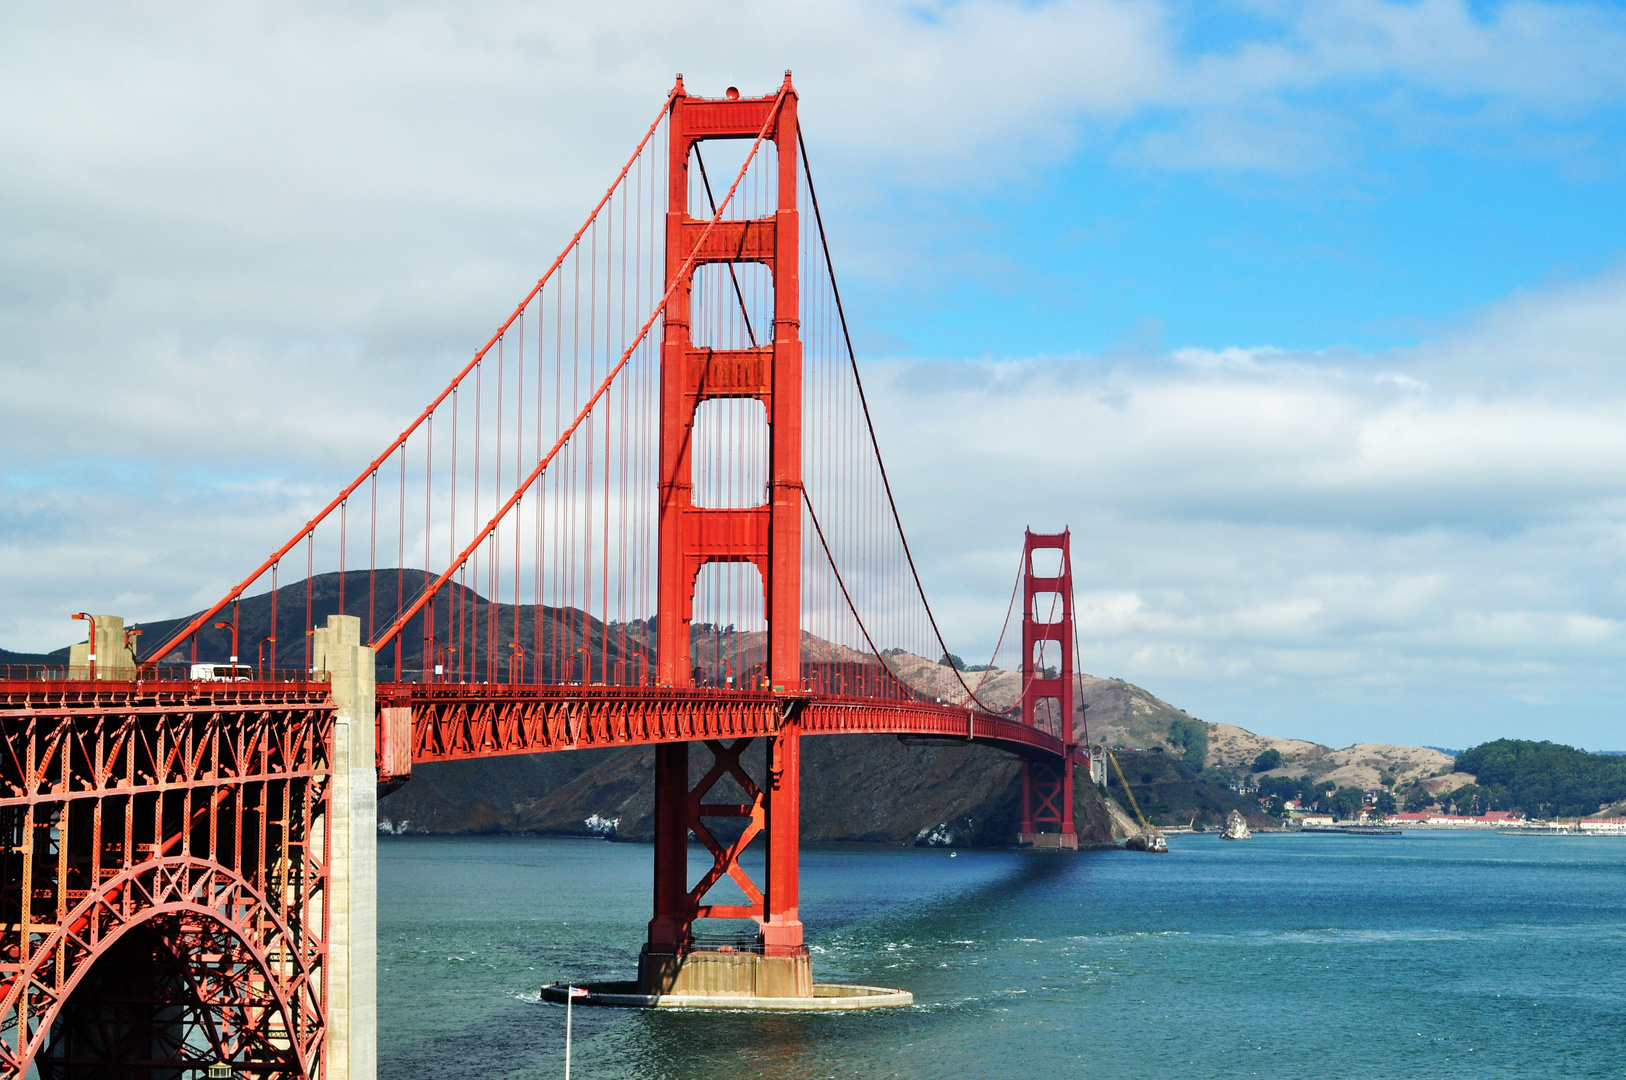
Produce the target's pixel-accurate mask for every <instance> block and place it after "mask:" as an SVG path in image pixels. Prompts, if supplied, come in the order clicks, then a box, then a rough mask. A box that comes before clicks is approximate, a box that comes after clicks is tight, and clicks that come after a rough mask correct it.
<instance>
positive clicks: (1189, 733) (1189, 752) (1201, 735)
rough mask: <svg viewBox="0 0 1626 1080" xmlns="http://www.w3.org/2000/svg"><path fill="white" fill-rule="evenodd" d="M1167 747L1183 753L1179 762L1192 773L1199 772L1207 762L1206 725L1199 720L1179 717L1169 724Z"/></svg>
mask: <svg viewBox="0 0 1626 1080" xmlns="http://www.w3.org/2000/svg"><path fill="white" fill-rule="evenodd" d="M1169 745H1170V746H1173V747H1175V748H1176V749H1179V750H1182V751H1184V753H1183V754H1182V755H1181V761H1183V762H1184V763H1185V766H1186V768H1188V769H1190V770H1191V771H1192V772H1201V771H1202V768H1203V762H1205V761H1207V760H1208V725H1207V724H1205V723H1203V722H1202V721H1201V720H1188V719H1186V718H1185V717H1181V718H1180V719H1178V720H1175V721H1173V722H1171V723H1170V724H1169Z"/></svg>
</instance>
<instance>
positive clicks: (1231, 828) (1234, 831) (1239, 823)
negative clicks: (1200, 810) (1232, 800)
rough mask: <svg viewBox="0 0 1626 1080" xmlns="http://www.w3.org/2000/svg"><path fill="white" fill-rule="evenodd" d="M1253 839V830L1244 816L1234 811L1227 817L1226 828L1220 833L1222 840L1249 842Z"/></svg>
mask: <svg viewBox="0 0 1626 1080" xmlns="http://www.w3.org/2000/svg"><path fill="white" fill-rule="evenodd" d="M1252 837H1253V830H1252V829H1250V828H1248V823H1247V821H1246V820H1244V819H1243V817H1242V815H1241V814H1239V813H1237V812H1236V811H1235V810H1232V811H1231V812H1230V813H1229V814H1227V815H1226V816H1225V828H1224V829H1223V830H1221V832H1220V839H1221V840H1248V839H1251V838H1252Z"/></svg>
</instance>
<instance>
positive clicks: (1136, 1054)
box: [378, 832, 1626, 1080]
mask: <svg viewBox="0 0 1626 1080" xmlns="http://www.w3.org/2000/svg"><path fill="white" fill-rule="evenodd" d="M1169 847H1170V851H1169V854H1167V855H1150V854H1140V853H1133V852H1123V851H1100V852H1087V853H1082V854H1078V855H1061V854H1053V853H1040V852H1021V851H960V852H956V853H953V854H952V855H951V853H950V852H949V851H945V850H942V849H918V848H893V847H881V846H873V845H827V846H814V847H809V848H805V849H804V850H803V852H802V863H801V865H802V917H803V920H804V922H805V923H806V927H807V940H808V942H809V944H810V946H811V947H812V949H813V953H814V965H815V967H814V972H815V978H816V979H818V981H820V982H860V983H868V984H873V985H882V986H896V987H903V988H905V989H908V990H911V991H913V992H914V995H915V1002H916V1004H915V1005H914V1007H912V1008H907V1009H899V1010H877V1011H874V1012H867V1013H848V1014H810V1015H803V1014H762V1013H745V1012H727V1013H674V1012H670V1011H654V1010H650V1011H623V1010H608V1009H592V1008H577V1009H575V1010H574V1021H573V1024H574V1039H573V1066H572V1076H573V1077H576V1078H580V1080H600V1078H603V1080H608V1078H633V1077H636V1078H668V1077H670V1078H679V1077H706V1078H710V1080H727V1078H732V1077H774V1078H788V1080H800V1078H815V1077H956V1078H962V1077H1008V1076H1058V1075H1067V1076H1090V1077H1093V1076H1100V1077H1105V1078H1112V1080H1136V1078H1141V1077H1147V1078H1162V1077H1254V1076H1260V1077H1278V1078H1295V1080H1296V1078H1309V1077H1317V1078H1337V1077H1399V1078H1412V1077H1416V1078H1419V1080H1422V1078H1426V1080H1442V1078H1446V1077H1568V1076H1576V1077H1582V1076H1586V1077H1592V1076H1600V1077H1602V1076H1609V1077H1619V1076H1626V839H1618V838H1586V837H1541V836H1508V835H1499V834H1491V833H1485V834H1468V835H1464V834H1454V833H1445V832H1411V833H1408V834H1407V835H1405V836H1403V837H1401V838H1399V839H1375V838H1364V837H1346V836H1306V835H1293V834H1262V835H1257V836H1255V838H1254V839H1252V840H1250V841H1246V842H1242V843H1235V842H1224V841H1221V840H1219V839H1218V837H1217V836H1216V835H1215V834H1212V833H1209V834H1194V835H1182V836H1174V837H1171V838H1170V841H1169ZM702 854H703V853H701V852H699V851H698V850H697V851H696V853H695V865H696V868H697V870H698V867H699V866H700V863H701V861H702V859H701V858H700V856H701V855H702ZM703 861H706V862H709V859H706V860H703ZM650 881H651V849H650V848H649V847H648V846H646V845H637V844H618V843H607V842H604V841H600V840H570V839H552V838H534V837H410V836H408V837H401V836H394V837H380V840H379V1003H378V1004H379V1059H380V1067H379V1073H380V1076H381V1077H382V1078H384V1080H408V1078H412V1080H419V1078H439V1077H446V1078H454V1077H455V1078H459V1080H486V1078H491V1080H497V1078H510V1077H514V1078H518V1077H526V1078H529V1077H556V1076H562V1075H563V1062H564V1034H565V1032H564V1029H565V1016H564V1010H563V1009H562V1008H561V1007H558V1006H552V1005H546V1004H542V1003H541V1002H540V1001H539V997H538V991H539V988H540V986H541V985H542V984H543V983H546V982H553V981H555V980H574V981H581V982H584V981H590V980H596V979H604V978H630V977H631V976H632V974H633V972H634V969H635V966H636V957H637V953H638V947H639V944H640V943H641V941H642V939H643V937H644V934H645V927H646V922H647V920H648V918H649V910H650V891H651V884H650Z"/></svg>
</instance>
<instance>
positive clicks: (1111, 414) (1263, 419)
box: [870, 275, 1626, 745]
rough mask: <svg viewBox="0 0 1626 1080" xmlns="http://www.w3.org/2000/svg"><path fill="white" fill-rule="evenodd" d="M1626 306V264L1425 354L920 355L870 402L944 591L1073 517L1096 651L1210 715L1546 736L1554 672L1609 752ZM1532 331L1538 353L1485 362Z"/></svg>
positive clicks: (1400, 734)
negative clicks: (1020, 358)
mask: <svg viewBox="0 0 1626 1080" xmlns="http://www.w3.org/2000/svg"><path fill="white" fill-rule="evenodd" d="M1611 306H1613V310H1615V311H1620V310H1626V276H1621V275H1610V276H1606V277H1605V278H1603V279H1600V280H1596V281H1591V282H1587V283H1583V284H1580V285H1577V286H1573V287H1568V288H1561V289H1555V290H1552V291H1549V292H1546V293H1542V294H1530V295H1525V296H1521V297H1518V298H1515V299H1513V300H1510V301H1508V302H1506V303H1503V304H1500V305H1497V306H1495V307H1494V308H1493V309H1491V310H1490V311H1487V312H1485V313H1484V314H1483V315H1482V316H1481V317H1479V318H1478V319H1477V320H1476V321H1475V322H1474V324H1473V325H1472V326H1470V327H1465V328H1464V329H1462V330H1460V331H1458V332H1456V333H1455V334H1453V335H1452V336H1450V337H1449V338H1448V339H1443V340H1440V341H1436V342H1433V343H1430V344H1428V345H1426V346H1424V347H1421V348H1418V349H1414V350H1402V351H1395V352H1392V353H1387V354H1380V355H1372V356H1356V355H1348V354H1346V355H1341V356H1340V357H1339V358H1337V360H1336V361H1327V360H1326V359H1325V358H1320V357H1316V356H1306V355H1294V354H1289V353H1283V352H1280V351H1274V350H1251V351H1246V352H1243V351H1238V350H1231V351H1228V353H1227V354H1226V355H1220V356H1208V355H1204V354H1198V353H1195V352H1193V351H1191V350H1180V351H1177V352H1176V353H1175V354H1174V356H1172V357H1170V358H1169V359H1168V360H1166V361H1157V360H1155V359H1154V360H1147V361H1143V362H1138V363H1122V364H1115V363H1109V362H1102V361H1096V360H1091V359H1089V358H1078V359H1074V360H1039V361H1028V362H988V363H983V364H973V365H967V364H964V363H953V364H941V365H933V364H922V363H918V362H896V363H893V364H888V365H882V366H879V367H878V368H876V370H874V371H873V373H872V375H871V377H870V382H871V387H872V389H871V396H872V400H875V401H876V402H877V408H878V410H879V412H880V414H881V417H882V430H883V431H884V432H885V433H886V434H885V436H884V448H885V449H886V451H887V452H888V454H889V457H890V459H891V466H892V468H893V469H894V470H895V472H896V473H897V474H900V475H902V476H904V477H907V482H904V481H900V482H899V484H898V487H899V490H900V491H901V492H903V493H904V497H905V508H904V514H905V520H906V522H907V523H908V525H909V526H910V528H911V529H912V532H913V534H914V536H915V543H916V545H917V550H920V551H921V553H922V557H923V562H924V563H925V564H926V565H927V567H928V568H929V569H928V580H929V583H930V586H931V588H932V589H933V590H934V592H936V593H937V594H938V595H939V597H940V599H939V600H938V601H937V602H938V603H939V605H940V606H945V607H947V608H949V609H950V610H951V611H952V610H953V609H954V607H955V605H956V604H957V603H958V602H959V598H960V597H961V596H977V595H998V594H1000V592H1001V590H1003V589H1008V588H1009V577H1008V575H1009V574H1010V572H1011V570H1010V567H1009V565H1008V564H1007V561H1006V560H1004V559H1001V558H998V557H995V556H994V553H995V552H1005V551H1012V550H1014V545H1016V544H1017V543H1018V539H1019V537H1018V529H1019V527H1020V525H1021V524H1023V523H1026V524H1028V525H1030V526H1032V527H1033V528H1036V529H1039V530H1040V531H1050V530H1053V529H1056V528H1059V527H1060V526H1062V525H1064V524H1066V525H1071V526H1072V528H1073V530H1074V552H1075V554H1074V558H1075V577H1076V580H1077V584H1078V588H1079V590H1080V593H1081V596H1080V609H1079V610H1080V633H1081V635H1082V636H1083V637H1084V638H1085V641H1084V645H1083V649H1084V656H1085V660H1084V664H1085V666H1086V667H1088V668H1089V669H1091V670H1093V671H1096V672H1097V673H1100V674H1110V675H1119V676H1123V677H1126V678H1131V679H1135V680H1137V681H1141V682H1144V683H1147V684H1149V685H1152V686H1154V687H1158V688H1160V689H1162V690H1163V691H1164V692H1165V693H1166V694H1168V695H1169V696H1171V697H1174V698H1176V699H1178V700H1180V701H1181V703H1182V704H1185V705H1187V707H1189V708H1193V709H1194V710H1196V711H1197V712H1198V713H1199V715H1202V716H1204V717H1205V718H1207V719H1231V720H1234V721H1236V722H1239V723H1244V724H1253V725H1255V726H1258V725H1259V724H1261V723H1265V725H1266V726H1270V725H1271V722H1272V721H1268V720H1267V721H1262V720H1261V719H1260V714H1264V715H1265V716H1267V717H1274V718H1275V719H1274V724H1275V726H1276V728H1277V729H1279V730H1290V731H1296V732H1300V733H1309V734H1312V735H1313V736H1315V737H1319V738H1323V739H1326V740H1329V741H1333V742H1340V741H1342V742H1349V741H1352V740H1353V739H1354V738H1355V737H1356V735H1357V734H1362V733H1364V734H1362V737H1365V735H1368V734H1370V735H1381V736H1382V737H1384V738H1394V739H1401V738H1408V737H1409V738H1417V737H1418V736H1416V735H1415V734H1413V735H1410V736H1408V735H1407V734H1406V732H1407V731H1408V730H1412V729H1414V728H1415V726H1416V725H1417V724H1419V723H1423V722H1426V723H1429V724H1432V725H1434V729H1433V730H1435V731H1437V732H1439V734H1437V735H1435V736H1434V738H1435V739H1437V740H1445V741H1447V742H1451V741H1453V740H1454V741H1463V740H1470V741H1472V740H1475V739H1477V738H1478V737H1480V735H1479V734H1476V733H1483V732H1484V731H1490V730H1494V731H1496V732H1499V733H1501V732H1509V733H1511V732H1516V731H1521V730H1522V731H1524V732H1525V733H1527V734H1528V733H1529V732H1530V725H1531V724H1532V723H1534V722H1537V721H1534V720H1532V718H1531V715H1530V710H1529V708H1526V707H1524V706H1521V707H1520V708H1519V709H1517V710H1514V711H1508V710H1507V708H1506V706H1507V704H1508V703H1509V702H1511V701H1512V700H1513V698H1514V697H1515V696H1516V695H1517V694H1527V695H1528V694H1530V693H1533V692H1534V693H1537V694H1538V696H1542V697H1543V699H1544V700H1549V701H1553V702H1559V703H1560V704H1554V705H1552V706H1551V707H1550V708H1549V709H1548V710H1547V712H1546V713H1545V714H1543V715H1542V716H1541V717H1540V718H1539V722H1540V723H1543V724H1550V725H1553V726H1551V727H1547V728H1545V729H1543V730H1545V731H1546V732H1547V733H1549V734H1553V735H1554V737H1564V736H1567V737H1569V738H1572V739H1579V740H1580V741H1582V742H1583V743H1585V744H1586V745H1599V744H1601V743H1604V742H1607V741H1609V740H1608V735H1607V732H1608V731H1610V730H1613V729H1612V728H1610V727H1609V726H1608V725H1610V724H1613V723H1614V722H1615V721H1614V719H1613V715H1614V709H1613V706H1612V705H1611V704H1610V702H1611V701H1612V700H1613V697H1614V695H1616V694H1618V692H1619V691H1620V689H1622V687H1621V685H1620V684H1621V679H1620V677H1619V676H1618V674H1616V673H1615V666H1616V665H1617V664H1618V662H1619V660H1620V659H1621V657H1622V655H1623V653H1626V636H1623V635H1622V633H1621V627H1622V623H1623V620H1626V588H1623V587H1622V582H1621V581H1620V580H1619V575H1620V569H1621V566H1622V565H1623V562H1626V491H1623V490H1622V484H1621V479H1620V470H1619V463H1620V461H1622V460H1626V424H1623V423H1622V422H1621V419H1620V418H1621V417H1622V416H1623V415H1626V381H1623V380H1622V378H1621V377H1620V376H1619V375H1617V376H1616V378H1615V379H1614V381H1613V382H1612V383H1611V384H1609V385H1602V384H1600V382H1599V380H1598V373H1599V372H1600V371H1603V370H1605V369H1606V368H1607V365H1608V363H1609V361H1610V360H1611V359H1612V358H1615V357H1619V356H1621V355H1623V353H1626V348H1623V346H1626V323H1621V322H1620V320H1618V318H1617V319H1616V320H1615V322H1616V325H1615V326H1614V327H1613V329H1612V332H1610V330H1609V328H1607V327H1605V326H1604V325H1603V321H1602V320H1600V319H1598V318H1597V315H1598V313H1599V312H1601V311H1605V310H1608V309H1609V308H1610V307H1611ZM1539 328H1544V329H1545V330H1546V332H1547V337H1546V338H1545V340H1540V339H1538V337H1537V335H1536V330H1537V329H1539ZM1510 341H1511V342H1517V343H1518V347H1522V348H1524V349H1525V350H1526V351H1525V352H1524V354H1523V356H1522V358H1521V360H1522V363H1521V364H1520V365H1517V366H1518V368H1519V369H1520V370H1521V372H1522V374H1521V375H1520V377H1518V378H1517V379H1511V378H1510V379H1506V380H1495V381H1488V380H1486V379H1485V378H1484V377H1483V373H1484V372H1485V371H1486V370H1487V369H1489V368H1496V367H1501V368H1504V369H1506V370H1507V371H1509V372H1511V371H1512V370H1513V369H1514V368H1515V365H1514V364H1513V363H1512V360H1511V359H1510V349H1511V348H1512V347H1513V346H1510ZM1396 372H1398V373H1401V374H1405V376H1406V377H1405V378H1404V379H1399V380H1397V379H1393V378H1381V377H1380V376H1381V375H1384V374H1390V373H1396ZM1408 373H1409V374H1408ZM950 426H952V428H953V431H954V436H953V438H946V437H945V428H946V427H950ZM968 503H971V504H974V505H976V506H977V508H978V512H977V513H976V514H975V515H967V514H965V513H964V509H965V506H966V505H967V504H968ZM950 622H951V623H952V625H953V633H954V634H956V635H958V636H956V637H954V639H953V640H954V641H955V643H956V647H957V648H958V649H960V651H961V652H962V653H963V655H966V656H967V657H970V656H972V655H977V654H978V651H979V650H978V649H977V648H974V647H973V646H972V642H973V641H974V642H977V643H979V644H980V645H981V647H982V648H983V649H988V648H991V647H992V643H993V636H994V632H993V631H992V630H991V629H990V628H989V627H988V625H987V622H986V618H985V616H984V615H983V614H982V613H981V612H980V611H979V612H977V614H976V615H975V616H974V617H967V618H955V617H954V616H952V615H951V616H950ZM1264 686H1269V687H1272V689H1271V691H1270V692H1269V693H1268V694H1261V693H1260V691H1259V688H1260V687H1264ZM1397 699H1398V700H1397ZM1216 710H1219V711H1218V712H1217V713H1216ZM1317 713H1319V715H1317ZM1250 714H1252V715H1250ZM1307 714H1308V715H1307ZM1487 725H1488V726H1487ZM1521 725H1523V727H1521ZM1617 741H1618V740H1617Z"/></svg>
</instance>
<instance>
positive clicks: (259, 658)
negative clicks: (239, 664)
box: [254, 636, 277, 676]
mask: <svg viewBox="0 0 1626 1080" xmlns="http://www.w3.org/2000/svg"><path fill="white" fill-rule="evenodd" d="M268 641H269V642H270V643H271V668H272V671H273V676H274V674H275V670H276V666H277V639H276V638H274V637H270V636H266V637H263V638H261V639H260V648H259V652H258V654H257V655H256V657H255V661H254V669H255V670H256V671H257V672H259V673H260V674H261V675H263V674H265V643H266V642H268Z"/></svg>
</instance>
